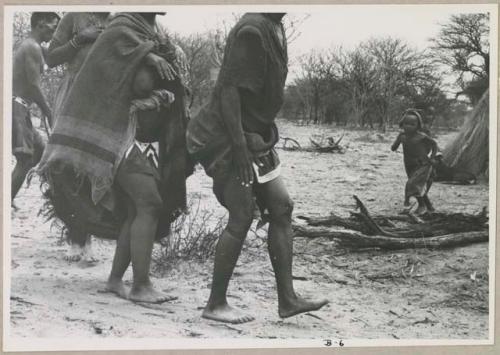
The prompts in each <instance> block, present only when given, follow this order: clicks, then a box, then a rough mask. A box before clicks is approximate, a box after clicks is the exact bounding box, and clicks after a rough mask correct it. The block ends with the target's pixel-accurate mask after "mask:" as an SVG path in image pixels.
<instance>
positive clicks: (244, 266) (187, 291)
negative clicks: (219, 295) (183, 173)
mask: <svg viewBox="0 0 500 355" xmlns="http://www.w3.org/2000/svg"><path fill="white" fill-rule="evenodd" d="M280 128H281V134H282V136H285V137H293V138H296V139H298V140H299V141H300V142H301V143H302V144H304V145H307V144H308V138H309V136H310V135H311V134H314V133H325V134H326V135H334V136H335V137H338V136H339V135H340V134H341V130H340V129H333V128H332V129H330V128H324V127H298V126H294V125H292V124H289V123H283V122H281V123H280ZM393 136H394V133H393V134H388V135H387V136H386V137H383V136H380V137H379V136H378V135H377V134H373V133H372V134H367V132H363V131H346V132H345V137H344V139H343V141H342V143H343V144H345V145H348V148H347V151H346V153H345V154H315V153H303V152H286V151H283V150H280V151H279V153H280V157H281V160H282V162H283V170H284V171H283V175H284V176H285V178H286V181H287V185H288V187H289V191H290V194H291V196H292V198H293V199H294V200H295V212H294V213H295V215H299V214H303V215H325V214H328V213H329V212H330V211H335V212H336V213H339V214H346V215H347V213H348V212H349V211H350V210H352V209H353V207H354V204H353V200H352V195H353V194H357V195H358V196H359V197H360V198H361V199H362V200H363V201H364V202H365V204H366V205H367V207H368V208H369V209H370V210H371V211H372V212H375V213H391V214H392V213H395V212H397V211H398V210H399V209H400V208H401V206H402V197H403V189H404V183H405V174H404V170H403V163H402V154H401V153H391V152H390V150H389V146H390V143H391V140H392V139H393ZM451 136H452V135H446V136H440V137H439V138H438V139H439V143H440V145H441V146H443V145H445V143H446V141H447V140H449V139H450V137H451ZM360 137H361V138H363V137H364V139H362V140H360ZM189 191H190V195H191V198H195V197H196V198H198V197H201V199H202V201H203V204H202V207H203V208H204V209H208V210H215V211H217V213H223V212H224V211H223V210H222V209H221V208H220V207H218V206H217V204H216V202H215V199H214V198H213V197H212V195H211V181H210V179H208V178H207V177H206V176H205V175H204V173H203V171H201V170H198V171H197V172H196V174H195V175H194V176H193V177H191V178H190V179H189ZM430 197H431V199H432V200H433V202H434V204H435V206H436V208H437V209H438V210H441V211H448V212H469V213H472V212H478V211H480V210H481V209H482V207H483V206H487V204H488V186H487V184H485V183H481V184H478V185H474V186H452V185H441V184H435V185H434V186H433V188H432V190H431V193H430ZM41 204H42V201H41V193H40V190H39V188H38V184H37V182H36V181H34V183H33V184H32V185H31V186H30V187H29V188H27V189H22V190H21V191H20V193H19V195H18V197H17V205H18V206H19V211H17V212H14V213H13V214H12V235H11V246H12V249H11V251H12V253H11V256H12V262H11V270H12V272H11V277H12V279H11V283H12V284H11V302H10V307H11V332H12V335H13V336H17V337H30V338H32V337H58V338H67V337H73V336H79V337H81V336H83V337H88V338H96V337H132V338H133V337H199V338H212V337H214V338H221V337H231V338H232V337H245V338H317V339H326V338H337V339H338V338H340V339H354V338H364V339H405V338H406V339H408V338H420V339H485V338H487V333H488V244H487V243H482V244H475V245H471V246H467V247H461V248H454V249H450V250H439V251H436V250H434V251H433V250H425V249H414V250H412V249H410V250H405V251H399V252H383V251H374V250H371V251H350V252H349V251H346V250H342V249H339V248H338V247H337V246H336V245H335V242H334V241H329V240H323V239H322V240H319V239H318V240H310V241H305V240H301V239H296V240H295V259H294V275H295V276H296V277H298V278H299V279H300V280H296V281H295V285H296V288H297V290H298V292H299V293H300V294H302V295H304V296H306V297H315V296H318V297H326V298H328V299H329V300H330V304H329V305H327V306H326V307H324V308H323V309H322V310H320V311H318V312H314V313H313V314H305V315H299V316H296V317H292V318H290V319H286V320H281V319H280V318H279V317H278V314H277V299H276V287H275V282H274V278H273V272H272V269H271V265H270V262H269V259H268V256H267V248H266V245H265V243H262V242H259V241H261V238H257V237H256V236H255V235H254V236H252V237H250V238H249V242H248V244H247V246H246V248H245V249H244V251H243V253H242V255H241V257H240V261H239V263H238V266H237V268H236V271H235V275H234V278H233V280H232V282H231V284H230V290H229V301H230V302H231V303H232V304H233V305H234V306H237V307H240V308H243V309H245V310H246V311H248V312H250V313H253V314H254V315H255V316H256V320H255V321H253V322H250V323H247V324H242V325H226V324H221V323H217V322H213V321H208V320H204V319H202V318H201V317H200V314H201V309H202V307H203V306H204V303H205V301H206V300H207V297H208V293H209V285H210V282H211V271H212V265H213V263H212V260H211V259H210V260H207V261H206V262H203V263H199V262H194V261H191V262H190V261H183V262H180V263H178V264H177V265H176V266H175V267H174V268H173V269H171V270H169V271H168V272H166V273H162V274H160V273H158V272H156V273H155V274H154V275H153V281H154V283H155V285H156V286H157V287H158V288H159V289H162V290H165V291H167V292H169V293H171V294H172V295H175V296H177V297H178V299H177V300H175V301H172V302H168V303H164V304H161V305H144V304H134V303H132V302H129V301H126V300H123V299H119V298H117V297H114V296H113V295H110V294H107V293H103V292H102V289H103V285H104V282H105V280H106V277H107V275H108V272H109V270H110V265H111V260H112V256H113V251H114V242H111V241H102V240H94V242H93V249H94V255H95V256H96V257H97V259H98V262H96V263H85V262H78V263H69V262H68V261H66V260H65V258H64V256H65V254H66V250H67V246H66V245H65V244H63V243H61V238H60V235H59V234H58V232H57V230H55V229H52V230H51V228H50V223H44V221H43V219H42V218H41V217H39V216H37V213H38V210H39V208H40V206H41ZM262 234H263V231H259V235H260V236H261V237H262ZM130 279H131V272H130V270H129V271H128V272H127V274H126V280H127V282H130V281H129V280H130Z"/></svg>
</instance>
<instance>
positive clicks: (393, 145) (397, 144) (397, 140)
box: [391, 133, 402, 152]
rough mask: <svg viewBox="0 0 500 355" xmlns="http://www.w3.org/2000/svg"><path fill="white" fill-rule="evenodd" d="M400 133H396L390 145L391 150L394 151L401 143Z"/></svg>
mask: <svg viewBox="0 0 500 355" xmlns="http://www.w3.org/2000/svg"><path fill="white" fill-rule="evenodd" d="M401 134H402V133H400V134H398V136H397V137H396V140H395V141H394V143H392V145H391V150H392V151H393V152H395V151H396V150H398V148H399V145H400V144H401Z"/></svg>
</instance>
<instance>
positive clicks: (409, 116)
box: [399, 109, 423, 133]
mask: <svg viewBox="0 0 500 355" xmlns="http://www.w3.org/2000/svg"><path fill="white" fill-rule="evenodd" d="M399 127H401V128H402V129H403V130H404V131H405V133H415V132H416V131H419V130H421V129H422V128H423V122H422V116H420V114H419V113H418V111H417V110H413V109H409V110H406V111H405V112H404V113H403V117H402V118H401V121H399Z"/></svg>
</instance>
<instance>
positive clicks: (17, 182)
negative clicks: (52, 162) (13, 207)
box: [11, 155, 34, 203]
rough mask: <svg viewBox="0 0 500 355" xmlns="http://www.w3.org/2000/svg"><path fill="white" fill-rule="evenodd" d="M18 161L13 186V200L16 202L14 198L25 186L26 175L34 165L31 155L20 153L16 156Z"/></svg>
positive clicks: (13, 174) (14, 171)
mask: <svg viewBox="0 0 500 355" xmlns="http://www.w3.org/2000/svg"><path fill="white" fill-rule="evenodd" d="M16 159H17V162H16V166H15V167H14V170H13V171H12V186H11V202H12V203H13V202H14V198H15V197H16V195H17V193H18V192H19V190H20V189H21V186H23V183H24V180H26V175H28V172H29V171H30V169H31V168H32V167H33V166H34V165H33V160H32V157H31V155H18V156H17V157H16Z"/></svg>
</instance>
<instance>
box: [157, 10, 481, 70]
mask: <svg viewBox="0 0 500 355" xmlns="http://www.w3.org/2000/svg"><path fill="white" fill-rule="evenodd" d="M238 10H240V11H241V9H238V8H235V7H215V6H212V7H204V8H203V9H200V7H184V8H181V7H175V8H173V9H172V10H171V11H168V9H167V14H166V15H165V16H162V18H161V21H162V23H164V24H165V25H166V26H167V28H169V29H170V30H171V31H173V32H178V33H180V34H183V35H188V34H192V33H197V32H198V33H201V32H205V31H207V30H210V29H214V28H217V27H218V26H220V25H221V24H222V22H223V21H224V20H226V21H231V20H232V19H233V18H234V13H235V12H237V11H238ZM246 10H247V11H262V10H261V9H260V8H256V7H250V8H247V9H246ZM268 10H278V9H277V8H269V9H268ZM243 11H245V10H243ZM281 11H287V12H288V13H291V14H300V15H303V14H308V15H309V17H308V18H307V19H306V20H305V21H304V22H303V23H302V25H301V26H300V32H301V35H300V37H298V38H297V39H296V40H295V41H294V42H293V43H291V44H290V45H289V56H290V64H291V68H290V69H291V73H290V74H291V78H293V76H294V74H295V72H296V70H297V68H296V67H295V66H294V63H295V59H296V58H297V57H298V56H300V55H301V54H304V53H306V52H307V51H309V50H311V49H315V48H328V47H330V46H343V47H345V48H352V47H354V46H355V45H356V44H358V43H359V42H361V41H363V40H366V39H368V38H370V37H378V36H387V35H390V36H396V37H400V38H402V39H404V40H406V41H407V42H408V43H410V44H411V45H413V46H416V47H418V48H420V49H424V48H426V47H427V46H428V45H429V42H428V40H429V38H430V37H433V36H434V35H436V34H437V32H438V31H439V24H440V23H445V22H447V21H448V19H449V18H450V16H451V15H452V14H457V13H467V12H469V13H470V12H484V11H485V8H484V7H481V6H480V5H469V6H466V5H333V6H319V7H318V6H308V7H305V6H302V7H293V6H288V7H287V8H286V9H281Z"/></svg>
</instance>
